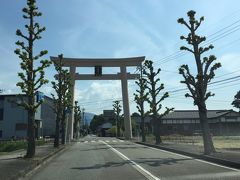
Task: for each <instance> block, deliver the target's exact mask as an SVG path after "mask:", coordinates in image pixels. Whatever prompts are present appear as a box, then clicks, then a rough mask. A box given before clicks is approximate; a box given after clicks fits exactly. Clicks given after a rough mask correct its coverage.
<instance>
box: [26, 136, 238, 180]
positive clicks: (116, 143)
mask: <svg viewBox="0 0 240 180" xmlns="http://www.w3.org/2000/svg"><path fill="white" fill-rule="evenodd" d="M27 179H34V180H50V179H51V180H53V179H57V180H68V179H69V180H70V179H71V180H74V179H81V180H95V179H97V180H128V179H129V180H130V179H131V180H135V179H136V180H137V179H139V180H142V179H144V180H146V179H155V180H156V179H158V180H159V179H161V180H165V179H173V180H178V179H181V180H187V179H191V180H192V179H199V180H204V179H211V180H212V179H217V180H225V179H227V180H228V179H230V180H239V179H240V171H239V170H236V169H231V168H228V167H224V166H220V165H216V164H212V163H208V162H205V161H202V160H198V159H193V158H190V157H186V156H182V155H178V154H174V153H170V152H166V151H162V150H159V149H154V148H150V147H146V146H142V145H137V144H134V143H132V142H128V141H121V140H118V139H115V138H99V137H91V136H89V137H86V138H84V139H81V141H80V142H78V143H76V144H75V145H73V146H72V147H71V148H70V149H68V150H67V151H66V152H64V153H62V154H61V155H60V156H58V157H56V158H54V159H53V160H52V161H50V162H49V163H48V164H47V165H44V167H41V168H40V169H39V170H37V171H36V172H35V173H34V174H33V175H32V176H31V177H28V178H27Z"/></svg>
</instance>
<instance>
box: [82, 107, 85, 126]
mask: <svg viewBox="0 0 240 180" xmlns="http://www.w3.org/2000/svg"><path fill="white" fill-rule="evenodd" d="M82 116H83V128H84V129H86V122H85V108H82Z"/></svg>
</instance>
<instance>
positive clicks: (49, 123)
mask: <svg viewBox="0 0 240 180" xmlns="http://www.w3.org/2000/svg"><path fill="white" fill-rule="evenodd" d="M52 108H53V99H52V98H50V97H48V96H45V97H44V102H43V104H42V105H41V119H42V135H43V137H46V136H47V137H54V136H55V127H56V114H55V113H54V112H53V109H52Z"/></svg>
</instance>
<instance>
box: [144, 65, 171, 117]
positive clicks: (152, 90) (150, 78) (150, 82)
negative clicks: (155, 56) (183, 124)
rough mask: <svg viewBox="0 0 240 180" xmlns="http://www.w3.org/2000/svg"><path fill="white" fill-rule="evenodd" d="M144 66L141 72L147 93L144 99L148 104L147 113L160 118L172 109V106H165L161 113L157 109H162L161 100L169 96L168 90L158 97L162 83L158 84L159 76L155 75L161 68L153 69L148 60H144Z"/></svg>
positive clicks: (162, 87) (162, 86)
mask: <svg viewBox="0 0 240 180" xmlns="http://www.w3.org/2000/svg"><path fill="white" fill-rule="evenodd" d="M144 66H145V67H146V69H145V71H144V72H143V73H144V74H145V75H146V83H147V86H146V88H147V89H148V93H149V95H148V96H147V99H146V100H147V102H148V103H149V105H150V111H149V113H150V114H152V115H153V117H154V118H155V119H156V118H157V117H159V118H161V117H162V116H164V115H166V114H168V113H169V112H170V111H172V110H173V108H167V107H166V110H165V111H164V112H163V113H162V114H160V113H159V111H160V110H161V109H162V104H161V102H162V101H164V99H165V98H167V97H169V94H168V92H165V93H163V95H162V96H161V97H160V98H158V97H159V95H160V92H161V91H162V90H163V89H164V84H163V83H161V84H160V85H159V82H160V78H158V77H157V76H158V75H159V74H160V71H161V69H160V68H158V69H157V71H154V67H153V62H152V61H149V60H146V61H145V62H144Z"/></svg>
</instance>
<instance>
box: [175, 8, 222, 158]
mask: <svg viewBox="0 0 240 180" xmlns="http://www.w3.org/2000/svg"><path fill="white" fill-rule="evenodd" d="M187 14H188V17H189V23H187V22H186V21H185V20H184V19H183V18H180V19H178V23H180V24H183V25H184V26H185V27H187V29H188V30H189V33H188V35H187V36H186V37H185V36H181V37H180V39H182V40H185V41H186V42H187V43H188V45H189V47H186V46H182V47H181V48H180V50H184V51H188V52H190V53H192V54H193V56H194V58H195V62H196V66H197V74H196V76H194V75H192V73H191V72H190V69H189V67H188V65H187V64H184V65H182V66H181V67H180V68H179V73H180V74H181V75H182V76H183V78H184V80H183V81H181V83H184V84H186V86H187V88H188V90H189V91H190V93H186V94H185V96H186V97H191V98H193V100H194V102H193V103H194V105H197V106H198V109H199V116H200V123H201V127H202V131H203V140H204V153H205V154H210V153H212V152H215V148H214V145H213V142H212V137H211V135H210V130H209V125H208V122H207V121H208V120H207V108H206V100H207V99H208V98H209V97H210V96H214V94H213V93H211V92H210V91H209V92H207V86H208V84H209V83H210V82H211V80H212V79H213V78H214V76H215V71H216V70H217V69H218V68H219V67H221V64H220V63H215V61H216V57H215V56H214V55H210V56H204V57H202V55H203V54H204V53H205V52H207V51H209V50H211V49H213V45H211V44H210V45H208V46H204V45H202V43H203V42H204V41H206V37H203V36H199V35H197V29H198V28H199V27H200V25H201V23H202V22H203V21H204V18H203V17H201V18H200V19H199V20H196V19H195V14H196V12H195V11H189V12H188V13H187Z"/></svg>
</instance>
